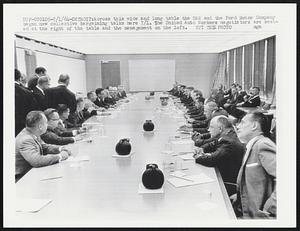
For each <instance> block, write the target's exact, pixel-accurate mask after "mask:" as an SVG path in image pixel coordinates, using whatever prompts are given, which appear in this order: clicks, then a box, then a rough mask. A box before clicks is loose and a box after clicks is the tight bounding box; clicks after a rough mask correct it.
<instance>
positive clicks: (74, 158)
mask: <svg viewBox="0 0 300 231" xmlns="http://www.w3.org/2000/svg"><path fill="white" fill-rule="evenodd" d="M89 160H90V157H89V156H86V155H85V156H70V157H69V158H68V159H66V160H65V161H67V162H80V161H89Z"/></svg>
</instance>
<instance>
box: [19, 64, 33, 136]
mask: <svg viewBox="0 0 300 231" xmlns="http://www.w3.org/2000/svg"><path fill="white" fill-rule="evenodd" d="M22 78H23V77H22V74H21V72H20V71H19V70H17V69H15V136H16V135H17V134H18V133H19V132H20V131H21V130H22V129H23V128H24V127H25V118H26V115H27V114H28V112H30V111H32V110H35V109H36V107H37V103H36V100H35V98H34V96H33V94H32V92H31V91H29V90H28V89H27V88H26V87H24V86H23V85H22V82H23V79H22Z"/></svg>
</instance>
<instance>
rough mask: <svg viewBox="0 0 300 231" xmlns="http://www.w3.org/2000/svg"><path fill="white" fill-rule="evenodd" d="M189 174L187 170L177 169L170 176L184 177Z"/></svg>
mask: <svg viewBox="0 0 300 231" xmlns="http://www.w3.org/2000/svg"><path fill="white" fill-rule="evenodd" d="M186 175H187V174H186V173H185V172H182V171H175V172H173V173H171V174H170V176H175V177H183V176H186Z"/></svg>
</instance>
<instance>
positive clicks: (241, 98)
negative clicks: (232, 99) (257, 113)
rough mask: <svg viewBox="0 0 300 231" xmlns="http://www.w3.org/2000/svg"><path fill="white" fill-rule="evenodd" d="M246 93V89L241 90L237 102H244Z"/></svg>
mask: <svg viewBox="0 0 300 231" xmlns="http://www.w3.org/2000/svg"><path fill="white" fill-rule="evenodd" d="M245 95H247V93H246V92H245V91H241V92H239V94H238V97H237V102H236V103H242V102H244V96H245Z"/></svg>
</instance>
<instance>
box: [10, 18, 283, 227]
mask: <svg viewBox="0 0 300 231" xmlns="http://www.w3.org/2000/svg"><path fill="white" fill-rule="evenodd" d="M124 15H125V14H124ZM191 15H193V14H191ZM191 15H190V16H191ZM104 16H105V15H103V18H101V20H102V21H99V20H98V22H99V24H98V26H103V28H106V30H108V29H107V28H108V24H109V23H108V21H109V20H116V21H117V26H120V27H122V26H124V25H122V22H121V21H122V20H123V19H124V18H125V19H126V17H129V16H124V17H123V19H122V17H121V16H122V14H121V13H120V16H119V18H117V17H111V16H107V15H106V16H105V17H104ZM133 16H134V15H131V17H133ZM95 17H96V16H95ZM163 17H164V16H161V18H163ZM228 17H229V16H228ZM79 18H80V17H78V18H77V19H74V18H73V19H72V20H74V21H77V22H79V21H80V20H85V19H86V18H85V19H84V17H82V18H81V19H80V20H79ZM137 18H138V17H137ZM158 18H159V17H158ZM169 18H170V20H172V17H170V16H169ZM64 19H65V18H64ZM125 19H124V20H125ZM146 19H147V17H144V18H142V20H146ZM88 20H94V19H88ZM128 20H129V19H128ZM147 20H148V21H147ZM147 20H146V21H147V23H145V24H144V26H148V27H151V25H150V24H151V22H152V23H153V22H155V20H157V17H150V16H149V18H148V19H147ZM151 20H153V21H151ZM177 20H178V19H177ZM191 20H192V16H191ZM195 20H196V18H195ZM197 20H198V18H197ZM230 20H233V19H230ZM243 20H244V19H243ZM175 21H176V19H175ZM125 22H126V20H125ZM148 23H150V24H149V25H148ZM81 25H82V26H83V27H84V26H85V24H84V23H81ZM111 26H115V25H114V24H111ZM132 26H133V25H132ZM152 26H153V25H152ZM87 28H90V27H88V26H87ZM122 28H123V27H122ZM176 28H177V29H175V27H174V30H178V31H172V32H168V33H159V32H152V33H151V32H148V33H146V32H143V31H141V30H143V29H139V30H136V31H135V32H127V31H120V32H116V31H114V32H111V31H110V32H105V31H101V32H96V31H92V32H91V31H86V32H74V31H73V33H71V32H70V33H68V32H65V33H63V32H59V31H54V29H52V31H48V32H42V31H40V32H30V31H29V32H28V31H15V32H14V34H13V42H14V71H15V93H14V94H15V97H14V98H15V102H14V104H15V109H14V110H15V113H14V117H15V120H14V122H15V131H14V133H15V137H14V140H15V142H14V144H15V155H14V164H15V171H14V176H15V182H14V184H15V192H16V193H15V194H16V197H15V202H14V203H15V210H14V216H15V218H14V222H15V225H16V226H19V227H20V226H22V227H24V226H25V227H28V226H30V227H70V226H72V227H82V226H84V227H86V226H89V227H200V226H206V225H208V224H211V222H216V224H217V223H218V222H220V224H222V222H223V223H227V224H232V222H233V224H241V225H243V223H242V222H247V221H249V220H255V221H258V222H262V221H268V222H272V221H276V220H277V219H278V217H277V206H278V205H277V203H278V200H277V195H276V194H277V181H276V179H277V176H278V170H277V164H276V163H277V162H278V158H277V152H278V150H277V145H278V144H279V143H280V140H278V137H277V132H276V128H277V127H278V123H276V120H277V117H278V112H277V109H276V95H277V94H276V89H278V88H277V87H276V82H277V78H276V73H277V65H278V60H277V52H278V41H277V40H278V34H277V33H276V31H275V32H274V31H270V30H261V31H251V30H246V31H239V30H237V31H231V32H229V31H226V32H224V31H223V32H222V29H220V31H218V32H203V33H193V32H190V33H184V32H182V31H181V30H184V26H182V28H178V25H177V27H176ZM94 29H95V28H94ZM123 29H124V28H123ZM89 30H92V28H90V29H89ZM103 30H104V29H103ZM128 30H131V29H128ZM215 220H218V221H215ZM228 222H229V223H228ZM245 224H246V223H244V225H245ZM269 224H272V223H269Z"/></svg>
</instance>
